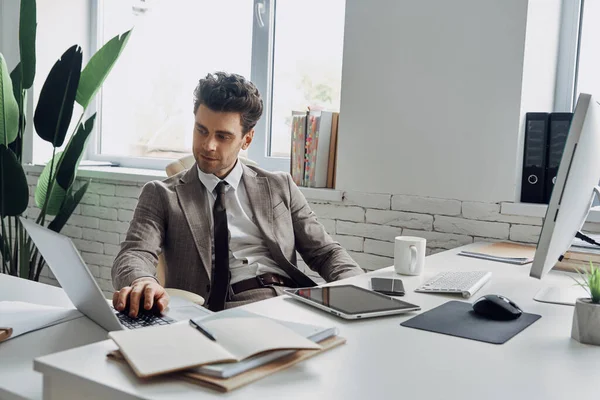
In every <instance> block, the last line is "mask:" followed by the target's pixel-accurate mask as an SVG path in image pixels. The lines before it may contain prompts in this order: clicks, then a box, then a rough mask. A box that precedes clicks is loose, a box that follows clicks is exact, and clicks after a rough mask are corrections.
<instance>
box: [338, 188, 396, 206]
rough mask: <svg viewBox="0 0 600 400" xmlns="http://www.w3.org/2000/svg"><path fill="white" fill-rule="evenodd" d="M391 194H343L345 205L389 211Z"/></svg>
mask: <svg viewBox="0 0 600 400" xmlns="http://www.w3.org/2000/svg"><path fill="white" fill-rule="evenodd" d="M391 199H392V195H391V194H375V193H359V192H346V193H344V204H345V205H349V206H352V205H357V206H361V207H366V208H375V209H382V210H389V209H390V204H391V203H390V202H391Z"/></svg>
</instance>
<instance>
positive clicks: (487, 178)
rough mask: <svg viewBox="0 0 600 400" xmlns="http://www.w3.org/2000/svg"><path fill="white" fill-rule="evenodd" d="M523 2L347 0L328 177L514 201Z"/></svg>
mask: <svg viewBox="0 0 600 400" xmlns="http://www.w3.org/2000/svg"><path fill="white" fill-rule="evenodd" d="M527 3H528V2H527V1H525V0H452V1H448V0H420V1H411V0H402V1H399V0H370V1H368V2H367V1H362V0H347V2H346V25H345V36H344V61H343V74H342V99H341V114H340V137H339V150H338V151H339V153H338V154H339V155H338V166H337V168H338V177H337V187H338V188H339V189H341V190H352V191H359V192H371V193H399V194H410V195H418V196H431V197H440V198H452V199H460V200H473V201H491V202H497V201H505V200H506V201H512V200H514V199H515V190H516V185H515V176H517V164H518V161H517V158H518V148H519V122H520V108H521V89H522V74H523V60H524V55H523V54H524V47H525V33H526V19H527Z"/></svg>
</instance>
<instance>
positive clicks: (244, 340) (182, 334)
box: [108, 316, 321, 378]
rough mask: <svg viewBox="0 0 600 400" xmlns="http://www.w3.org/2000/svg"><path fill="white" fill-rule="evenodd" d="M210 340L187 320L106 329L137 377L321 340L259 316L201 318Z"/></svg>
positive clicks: (310, 347) (311, 344)
mask: <svg viewBox="0 0 600 400" xmlns="http://www.w3.org/2000/svg"><path fill="white" fill-rule="evenodd" d="M200 323H201V326H202V327H203V328H204V329H205V330H207V331H208V332H210V334H212V335H213V336H214V337H215V338H216V341H213V340H211V339H209V338H208V337H206V336H205V335H203V334H202V333H201V332H199V331H198V330H196V329H195V328H194V327H192V326H191V325H189V324H188V323H185V322H184V323H177V324H173V325H167V326H158V327H149V328H144V329H136V330H127V331H125V330H123V331H115V332H110V333H109V334H108V335H109V337H110V338H111V339H112V340H113V341H114V342H115V343H116V344H117V346H118V347H119V350H120V351H121V353H122V355H123V356H124V357H125V359H126V360H127V362H128V363H129V365H130V366H131V368H132V369H133V371H134V372H135V373H136V375H137V376H139V377H143V378H145V377H151V376H155V375H160V374H164V373H169V372H174V371H179V370H184V369H189V368H193V367H199V366H202V365H207V364H214V363H228V362H232V363H235V362H239V361H242V360H245V359H248V358H250V357H252V356H256V355H258V354H263V353H268V352H271V351H275V350H320V349H321V346H320V345H318V344H316V343H314V342H313V341H311V340H310V339H307V338H305V337H304V336H302V335H300V334H298V333H296V332H295V331H294V330H293V329H290V328H288V327H286V326H284V325H282V324H280V323H277V322H275V321H273V320H271V319H268V318H264V317H258V316H257V317H230V318H227V317H224V318H216V319H211V320H202V321H201V322H200Z"/></svg>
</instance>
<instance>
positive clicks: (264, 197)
mask: <svg viewBox="0 0 600 400" xmlns="http://www.w3.org/2000/svg"><path fill="white" fill-rule="evenodd" d="M242 168H243V169H244V174H243V175H242V179H243V180H244V185H245V186H246V193H247V194H248V199H249V200H250V208H251V209H252V212H253V213H254V222H255V223H256V225H257V226H258V229H259V230H260V231H261V233H262V234H263V235H264V238H265V242H266V244H267V247H268V248H269V250H270V251H271V255H272V256H273V260H274V261H275V262H276V263H277V265H278V266H279V268H281V269H282V270H284V271H285V272H286V273H287V274H288V275H289V277H290V278H292V279H293V280H294V281H295V282H296V283H297V284H298V285H300V286H305V287H312V286H316V283H315V282H314V281H313V280H312V279H310V278H309V277H308V276H306V275H305V274H304V273H303V272H302V271H300V270H299V269H298V268H297V267H296V266H295V265H293V264H292V263H290V262H289V261H288V259H287V258H286V257H285V255H284V254H283V251H282V250H281V246H280V245H279V242H278V241H277V237H276V236H275V231H274V228H273V204H272V201H271V188H270V186H269V181H268V180H267V178H266V177H260V176H257V175H256V172H254V171H253V170H252V169H250V168H248V167H247V166H245V165H244V164H242ZM289 229H294V228H293V227H291V226H290V227H289Z"/></svg>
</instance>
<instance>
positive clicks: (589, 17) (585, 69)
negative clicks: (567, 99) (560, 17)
mask: <svg viewBox="0 0 600 400" xmlns="http://www.w3.org/2000/svg"><path fill="white" fill-rule="evenodd" d="M599 20H600V2H598V1H589V0H588V1H585V2H584V3H583V12H582V18H581V28H580V32H581V37H580V45H579V57H578V62H577V77H576V82H575V93H576V96H579V93H581V92H583V93H590V94H593V95H596V96H598V95H600V54H599V53H598V42H600V25H598V21H599Z"/></svg>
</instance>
